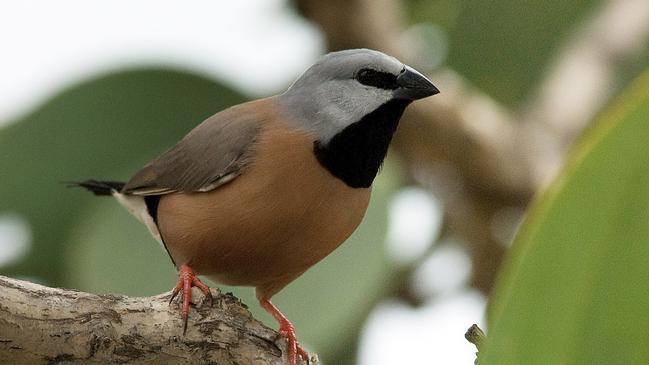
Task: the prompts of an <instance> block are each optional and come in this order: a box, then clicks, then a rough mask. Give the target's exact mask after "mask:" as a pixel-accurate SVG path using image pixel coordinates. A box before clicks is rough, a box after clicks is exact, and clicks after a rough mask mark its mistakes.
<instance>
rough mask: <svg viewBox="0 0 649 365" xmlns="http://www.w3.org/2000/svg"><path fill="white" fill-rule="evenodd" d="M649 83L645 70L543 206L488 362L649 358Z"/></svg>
mask: <svg viewBox="0 0 649 365" xmlns="http://www.w3.org/2000/svg"><path fill="white" fill-rule="evenodd" d="M648 85H649V73H645V74H644V75H643V76H641V77H640V78H639V79H637V80H636V82H635V83H634V85H633V86H632V87H631V89H630V90H629V91H628V92H626V93H625V94H624V95H622V97H621V98H620V100H619V101H618V102H617V104H616V105H615V106H614V107H613V109H612V110H610V111H609V112H608V113H606V114H605V116H604V117H603V118H602V120H601V121H600V122H599V123H597V124H596V125H595V126H594V127H593V128H592V130H590V131H589V132H588V133H587V135H586V136H585V137H584V138H583V140H582V141H581V143H580V144H579V146H578V147H577V148H576V149H575V151H574V153H573V154H572V156H571V158H570V160H569V162H568V164H567V166H566V168H565V169H564V171H563V172H562V174H561V175H560V176H559V177H558V179H557V180H556V181H555V182H554V184H553V185H552V186H551V187H550V189H549V190H548V191H547V192H546V193H545V194H544V195H543V196H542V197H541V198H540V199H539V200H538V201H536V203H535V204H533V207H532V209H531V213H530V215H529V217H528V219H527V220H526V222H525V223H524V225H523V228H522V229H521V232H520V234H519V235H518V237H517V240H516V242H515V244H514V247H513V249H512V251H511V252H510V255H509V256H508V259H507V262H506V264H505V267H504V270H503V272H502V275H501V278H500V279H501V280H499V283H498V285H497V289H496V292H495V296H494V299H493V303H492V307H491V310H492V312H491V313H490V314H491V316H490V321H489V322H490V325H489V333H488V335H487V343H486V346H485V349H484V351H483V352H481V355H480V364H499V365H503V364H517V365H518V364H649V87H648Z"/></svg>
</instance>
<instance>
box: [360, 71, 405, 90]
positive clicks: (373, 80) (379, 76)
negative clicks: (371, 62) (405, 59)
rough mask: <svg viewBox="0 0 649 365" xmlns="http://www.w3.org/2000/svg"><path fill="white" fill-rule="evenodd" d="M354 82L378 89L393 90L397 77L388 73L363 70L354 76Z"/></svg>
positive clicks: (395, 86)
mask: <svg viewBox="0 0 649 365" xmlns="http://www.w3.org/2000/svg"><path fill="white" fill-rule="evenodd" d="M356 80H357V81H358V82H360V83H361V84H363V85H367V86H373V87H377V88H379V89H387V90H394V89H396V88H398V87H399V85H397V77H396V76H395V75H393V74H391V73H389V72H382V71H376V70H372V69H369V68H364V69H362V70H360V71H358V73H357V74H356Z"/></svg>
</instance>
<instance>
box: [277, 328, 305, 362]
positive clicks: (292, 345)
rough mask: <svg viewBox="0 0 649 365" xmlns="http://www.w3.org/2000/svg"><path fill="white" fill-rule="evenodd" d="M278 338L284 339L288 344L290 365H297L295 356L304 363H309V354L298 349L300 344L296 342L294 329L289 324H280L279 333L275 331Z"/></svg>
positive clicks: (300, 348)
mask: <svg viewBox="0 0 649 365" xmlns="http://www.w3.org/2000/svg"><path fill="white" fill-rule="evenodd" d="M277 332H278V333H279V335H280V336H282V337H284V338H286V341H287V342H288V346H287V347H288V359H289V364H290V365H297V356H298V355H299V356H300V357H301V358H302V359H303V360H304V361H306V363H307V364H308V363H309V354H308V353H307V352H306V351H304V349H302V347H300V344H299V343H298V342H297V337H296V336H295V328H293V325H292V324H291V322H289V321H286V323H284V324H280V327H279V331H277Z"/></svg>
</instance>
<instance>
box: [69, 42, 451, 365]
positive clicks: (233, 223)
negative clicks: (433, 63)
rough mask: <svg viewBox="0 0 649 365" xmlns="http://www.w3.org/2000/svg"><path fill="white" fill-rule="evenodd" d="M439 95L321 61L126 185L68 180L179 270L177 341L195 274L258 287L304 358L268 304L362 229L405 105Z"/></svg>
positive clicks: (365, 67)
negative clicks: (112, 204) (126, 220)
mask: <svg viewBox="0 0 649 365" xmlns="http://www.w3.org/2000/svg"><path fill="white" fill-rule="evenodd" d="M437 93H439V89H437V87H435V86H434V85H433V83H432V82H431V81H430V80H429V79H428V78H426V76H424V75H423V74H421V73H420V72H418V71H416V70H415V69H414V68H412V67H410V66H408V65H406V64H404V63H402V62H400V61H399V60H398V59H396V58H395V57H392V56H389V55H387V54H385V53H382V52H379V51H375V50H371V49H349V50H343V51H337V52H331V53H328V54H326V55H324V56H322V57H320V58H319V59H318V60H317V61H316V62H315V63H314V64H313V65H312V66H310V67H309V68H308V69H307V70H306V71H304V72H303V73H302V74H301V75H300V76H299V77H298V78H297V79H296V80H295V81H294V82H293V83H292V84H291V85H290V86H289V87H288V89H287V90H286V91H285V92H283V93H281V94H278V95H275V96H270V97H266V98H262V99H258V100H254V101H249V102H245V103H242V104H239V105H235V106H231V107H229V108H227V109H224V110H222V111H220V112H218V113H216V114H215V115H213V116H211V117H209V118H208V119H206V120H205V121H203V122H202V123H200V124H198V125H197V126H196V127H195V128H194V129H192V130H191V131H190V132H189V133H188V134H187V135H185V136H184V137H183V138H182V139H181V140H180V141H179V142H178V143H177V144H176V145H174V146H173V147H171V148H170V149H168V150H167V151H166V152H164V153H162V154H161V155H159V156H158V157H157V158H155V159H153V160H152V161H151V162H149V163H148V164H146V165H145V166H144V167H143V168H142V169H140V170H139V171H137V172H136V173H135V174H134V175H133V176H132V177H131V178H130V180H128V181H126V182H121V181H110V180H97V179H90V180H85V181H80V182H75V183H73V185H75V186H80V187H84V188H86V189H88V190H90V191H91V192H93V193H94V194H95V195H99V196H112V197H114V198H115V199H116V200H117V201H118V202H119V203H120V204H121V205H123V206H124V207H125V208H126V209H127V210H128V211H129V212H130V213H131V214H132V215H134V216H135V217H136V218H137V219H138V220H140V221H141V222H142V223H143V224H144V225H145V226H146V227H147V228H148V230H149V231H150V233H151V234H152V235H153V237H154V238H155V239H156V240H157V241H158V242H159V243H160V244H161V245H162V247H163V248H164V249H165V250H166V251H167V253H168V254H169V256H170V258H171V261H172V263H173V264H174V265H175V268H176V270H177V272H178V277H179V279H178V282H177V284H176V286H175V287H174V288H173V291H172V295H171V300H170V303H171V302H172V301H173V299H174V298H175V297H176V296H177V295H178V294H179V293H182V307H181V318H182V320H183V333H185V332H186V330H187V317H188V315H189V311H190V300H191V288H192V287H197V288H198V289H200V290H201V291H202V292H203V293H204V294H205V295H206V297H207V298H208V299H209V300H210V302H211V300H212V297H211V294H210V289H209V287H208V286H207V285H205V284H204V283H203V282H202V281H201V280H200V279H199V277H198V275H201V276H204V277H207V278H209V279H211V280H213V281H215V282H216V283H222V284H226V285H235V286H250V287H254V288H255V293H256V297H257V299H258V301H259V303H260V305H261V307H262V308H263V309H265V310H266V311H267V312H268V313H270V314H271V315H272V316H273V318H274V319H275V320H276V321H277V322H278V324H279V330H278V334H279V336H282V337H284V338H286V340H287V354H288V359H289V363H290V364H291V365H296V364H297V358H298V356H299V357H301V358H302V359H303V360H305V361H307V362H308V361H309V358H308V354H307V352H306V351H304V350H303V349H302V347H301V346H300V345H299V343H298V341H297V337H296V332H295V328H294V326H293V324H292V323H291V322H290V321H289V320H288V318H287V317H286V316H285V315H284V314H283V313H282V312H281V311H280V310H279V309H278V308H277V307H275V305H274V304H273V303H272V302H271V298H272V297H273V296H274V295H275V294H277V293H278V292H279V291H280V290H282V289H283V288H284V287H285V286H286V285H288V284H289V283H291V282H292V281H294V280H295V279H297V278H298V277H299V276H300V275H302V274H303V273H304V272H305V271H306V270H308V269H309V268H310V267H312V266H313V265H315V264H316V263H317V262H319V261H320V260H322V259H323V258H324V257H326V256H327V255H328V254H330V253H331V252H332V251H333V250H335V249H336V248H337V247H338V246H339V245H341V244H342V243H343V242H344V241H345V240H346V239H347V238H348V237H349V236H350V235H351V234H352V232H354V230H355V229H356V228H357V227H358V226H359V224H360V223H361V221H362V219H363V216H364V215H365V211H366V209H367V206H368V203H369V199H370V194H371V187H372V183H373V181H374V179H375V177H376V176H377V174H378V173H379V170H380V168H381V165H382V163H383V160H384V159H385V157H386V154H387V152H388V147H389V145H390V142H391V140H392V137H393V134H394V132H395V131H396V129H397V126H398V124H399V121H400V119H401V116H402V114H403V112H404V111H405V109H406V107H407V106H408V105H410V104H411V103H412V102H413V101H415V100H418V99H423V98H426V97H429V96H432V95H435V94H437Z"/></svg>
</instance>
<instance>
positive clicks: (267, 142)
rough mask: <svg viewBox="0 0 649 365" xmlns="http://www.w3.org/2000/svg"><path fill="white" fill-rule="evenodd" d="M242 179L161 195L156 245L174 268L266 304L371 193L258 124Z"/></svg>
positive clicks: (298, 137)
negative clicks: (260, 297) (247, 292)
mask: <svg viewBox="0 0 649 365" xmlns="http://www.w3.org/2000/svg"><path fill="white" fill-rule="evenodd" d="M254 155H255V157H254V159H253V160H252V161H251V163H250V164H248V166H246V168H245V170H244V173H243V174H242V175H241V176H239V177H237V178H236V179H234V180H233V181H232V182H230V183H227V184H225V185H223V186H221V187H219V188H217V189H215V190H213V191H211V192H207V193H191V194H186V193H176V194H170V195H165V196H163V197H162V199H161V200H160V205H159V208H158V224H159V227H160V232H161V234H162V237H163V239H164V241H165V243H166V245H167V247H168V249H169V251H170V253H171V255H172V256H173V258H174V260H175V262H176V263H177V264H178V265H181V264H188V265H190V266H191V267H193V268H194V269H195V270H196V271H197V272H198V273H200V274H203V275H207V276H208V277H210V278H213V279H214V280H216V281H218V282H222V283H225V284H231V285H246V286H254V287H257V291H258V292H259V293H261V294H264V295H267V296H268V297H270V296H272V295H273V294H275V293H276V292H277V291H279V290H280V289H282V288H283V287H284V286H285V285H287V284H288V283H289V282H291V281H292V280H294V279H295V278H297V277H298V276H299V275H301V274H302V273H303V272H304V271H306V270H307V269H308V268H309V267H311V266H312V265H314V264H315V263H316V262H318V261H320V260H321V259H323V258H324V257H325V256H327V255H328V254H329V253H331V252H332V251H333V250H334V249H336V247H338V246H339V245H340V244H341V243H342V242H343V241H344V240H346V239H347V238H348V237H349V236H350V235H351V233H352V232H353V231H354V230H355V229H356V227H357V226H358V225H359V224H360V222H361V220H362V218H363V216H364V214H365V210H366V209H367V205H368V202H369V197H370V189H353V188H350V187H348V186H347V185H345V184H344V183H343V182H342V181H341V180H339V179H337V178H335V177H333V176H332V175H331V174H330V173H329V172H328V171H327V170H325V169H324V168H323V167H321V166H320V164H319V163H318V161H317V160H316V158H315V156H314V155H313V139H312V138H311V137H310V136H308V135H307V134H305V133H302V132H299V131H295V130H292V129H290V128H288V127H287V126H286V125H285V124H283V123H282V122H281V120H280V119H277V118H275V120H274V121H272V122H265V125H264V127H263V131H262V133H261V136H260V139H259V141H258V142H257V143H256V147H255V153H254Z"/></svg>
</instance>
